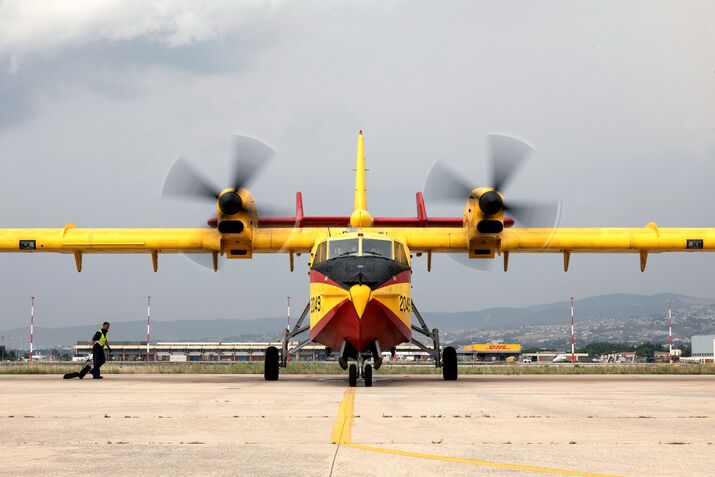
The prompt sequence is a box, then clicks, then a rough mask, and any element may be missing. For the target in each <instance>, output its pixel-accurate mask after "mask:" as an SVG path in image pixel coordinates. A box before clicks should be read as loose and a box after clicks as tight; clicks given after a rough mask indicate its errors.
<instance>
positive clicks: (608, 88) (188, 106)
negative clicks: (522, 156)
mask: <svg viewBox="0 0 715 477" xmlns="http://www.w3.org/2000/svg"><path fill="white" fill-rule="evenodd" d="M714 23H715V6H713V5H712V3H711V2H705V1H703V2H690V3H688V4H687V5H683V4H682V3H680V2H655V3H653V2H628V3H623V2H613V3H604V2H595V1H594V2H578V3H574V2H566V1H549V2H538V3H534V2H500V3H498V4H494V3H491V2H466V1H465V2H441V3H439V4H436V3H431V2H412V3H409V4H407V3H403V2H374V3H367V4H366V3H364V2H343V3H340V4H335V3H321V2H307V3H306V2H301V3H300V4H297V3H295V2H258V1H255V2H240V3H239V2H212V3H210V4H204V3H201V4H199V3H197V2H182V1H177V2H145V1H141V2H140V1H122V2H120V1H98V2H91V3H90V4H88V3H87V2H80V1H77V2H74V1H68V2H62V3H61V4H60V3H57V4H54V3H51V2H50V3H47V2H44V3H43V2H37V3H35V2H17V1H7V0H5V1H2V2H0V160H2V165H3V169H2V171H3V172H2V174H0V227H62V226H64V225H65V224H66V223H67V222H73V223H75V224H76V225H77V226H80V227H81V226H84V227H112V226H117V227H195V226H201V225H202V224H204V223H205V220H206V219H207V218H208V217H209V216H210V215H211V214H212V212H213V207H214V206H213V204H210V203H192V202H182V201H176V200H166V199H162V198H161V197H160V191H161V188H162V183H163V180H164V177H165V175H166V172H167V171H168V169H169V168H170V167H171V164H172V163H173V161H174V160H175V159H176V158H177V157H179V156H185V157H187V158H188V159H189V160H190V161H191V162H192V163H193V164H195V165H196V166H197V167H198V168H199V169H201V170H202V171H203V172H204V173H205V174H206V175H208V176H210V177H211V178H212V179H213V180H214V181H215V182H217V183H222V181H225V180H226V178H227V177H228V172H229V169H230V165H229V158H230V147H231V135H232V134H233V133H235V132H246V133H250V134H252V135H255V136H258V137H262V138H265V139H267V140H268V141H269V142H271V143H272V144H273V145H274V146H275V148H276V149H277V151H278V157H277V159H276V160H275V161H274V162H273V163H272V164H271V165H270V166H269V167H268V168H267V169H266V170H265V171H263V173H262V174H261V176H260V177H259V179H258V180H257V181H256V183H255V185H254V186H253V189H252V190H253V192H254V194H255V196H256V199H257V201H258V202H259V204H260V203H263V202H266V203H271V204H277V205H279V206H283V207H292V206H293V203H294V200H295V199H294V197H295V192H296V191H298V190H300V191H302V192H303V195H304V201H305V206H306V213H309V214H347V213H349V212H350V210H351V206H352V189H353V180H354V178H353V175H352V174H353V173H352V169H353V167H354V155H355V139H356V134H357V131H358V130H360V129H363V130H364V131H365V134H366V136H365V137H366V151H367V161H368V167H369V169H370V172H369V173H368V205H369V208H370V210H371V211H372V212H373V213H374V214H376V215H414V214H415V205H414V194H415V192H417V191H418V190H420V189H421V188H422V186H423V184H424V180H425V176H426V174H427V172H428V171H429V170H430V168H431V166H432V164H433V163H434V161H435V160H437V159H441V160H445V161H446V162H447V163H448V164H449V165H450V166H451V167H453V168H455V169H457V170H459V171H460V172H461V173H462V174H464V176H465V177H468V178H469V179H470V180H471V181H473V182H474V183H475V185H479V184H482V183H483V182H482V181H484V179H485V178H486V177H487V166H486V164H485V161H484V158H485V150H486V142H485V134H486V133H488V132H490V131H505V132H510V133H513V134H516V135H518V136H520V137H524V138H525V139H527V140H529V142H531V143H532V144H533V145H534V146H535V152H534V154H533V155H532V157H531V158H530V159H529V162H528V163H527V164H526V165H525V166H524V167H523V169H522V170H520V172H519V175H518V177H516V178H515V180H514V181H513V183H512V184H511V185H510V188H509V189H508V192H509V194H510V197H515V198H519V199H534V200H548V199H560V200H562V201H563V202H564V213H563V219H562V221H561V225H562V226H643V225H645V224H646V223H647V222H650V221H656V222H657V223H658V224H659V225H661V226H715V211H713V210H712V208H711V207H709V206H708V205H707V204H710V203H712V202H714V201H715V190H713V189H712V187H711V184H710V182H711V181H710V178H711V177H712V176H713V175H715V162H714V161H715V156H714V155H713V151H714V150H715V110H714V109H713V108H712V106H711V105H712V104H715V60H714V58H715V54H713V53H715V51H714V50H715V25H714ZM427 208H428V212H429V213H431V214H436V215H459V214H461V210H454V208H447V207H444V206H440V205H438V204H433V203H428V204H427ZM0 260H1V263H2V270H3V277H4V279H3V280H4V281H3V283H4V286H3V287H0V303H1V304H2V305H1V307H0V329H6V328H12V327H14V326H19V325H21V324H23V323H24V322H25V321H26V320H25V318H26V315H27V302H28V297H29V296H31V295H35V296H37V297H38V320H40V322H42V323H43V324H44V325H46V326H51V325H53V324H56V325H62V324H70V323H93V322H96V321H98V320H100V319H110V320H112V319H113V320H128V319H136V318H137V317H141V316H142V314H143V313H144V303H145V302H144V300H145V297H146V295H152V297H153V302H154V304H155V305H154V306H155V313H156V317H157V319H173V318H202V317H203V318H251V317H263V316H279V315H281V314H283V313H284V308H285V297H286V296H288V295H290V296H292V297H294V298H295V299H296V301H297V302H300V301H301V299H305V297H306V295H307V290H308V281H307V276H306V274H305V272H306V261H305V257H301V258H300V259H299V261H298V268H297V271H296V272H294V273H292V274H291V273H290V272H289V271H288V259H287V258H286V257H282V256H260V257H256V258H255V259H254V260H252V261H238V260H237V261H231V262H229V263H225V264H224V267H223V271H222V272H221V273H218V274H214V273H212V272H207V271H205V270H204V269H202V268H199V267H196V265H195V264H193V263H192V262H191V261H189V260H186V259H185V258H184V257H181V256H161V257H160V260H159V273H157V274H154V273H152V272H151V261H150V259H149V258H148V257H146V256H127V257H117V256H89V257H86V258H85V263H84V270H83V272H82V273H81V274H77V273H76V271H75V270H74V264H73V260H72V257H71V256H64V255H52V256H50V255H40V254H36V255H18V254H6V255H3V256H1V257H0ZM560 260H561V259H560V257H558V256H525V255H520V256H518V257H514V258H512V259H511V261H510V271H509V273H506V274H505V273H503V272H499V271H495V272H488V273H483V272H475V271H473V270H470V269H468V268H465V267H461V266H459V265H458V264H455V263H453V262H452V261H450V260H449V258H448V257H442V256H439V257H436V258H435V259H434V264H433V271H432V272H431V273H427V272H426V264H425V263H424V262H425V260H424V258H419V259H415V263H414V269H415V273H414V277H413V282H414V294H415V301H416V303H417V304H419V305H420V307H421V308H422V309H423V310H433V309H446V310H453V311H458V310H468V309H477V308H482V307H488V306H497V305H524V304H532V303H544V302H550V301H554V300H559V299H562V298H564V297H568V296H570V295H576V296H577V297H578V296H587V295H596V294H600V293H609V292H619V291H623V292H641V293H656V292H662V291H674V292H681V293H684V294H692V295H703V296H709V297H712V296H713V291H712V289H711V286H710V283H711V282H712V272H711V270H712V268H713V265H715V263H713V261H712V260H713V258H711V257H709V256H707V255H697V254H684V255H663V256H654V257H653V258H651V259H649V270H648V272H647V273H645V274H641V273H640V271H639V267H638V258H637V256H633V257H631V256H585V255H584V256H575V257H573V258H572V260H571V262H572V265H571V271H570V272H569V273H568V274H565V273H564V272H563V271H562V269H561V264H560ZM498 268H499V267H497V269H498Z"/></svg>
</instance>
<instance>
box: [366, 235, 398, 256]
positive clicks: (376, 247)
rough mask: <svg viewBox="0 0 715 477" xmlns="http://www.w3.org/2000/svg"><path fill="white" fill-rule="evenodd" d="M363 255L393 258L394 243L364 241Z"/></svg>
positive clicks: (372, 240) (387, 241)
mask: <svg viewBox="0 0 715 477" xmlns="http://www.w3.org/2000/svg"><path fill="white" fill-rule="evenodd" d="M362 254H363V255H378V256H380V257H385V258H392V242H390V241H389V240H375V239H367V238H366V239H362Z"/></svg>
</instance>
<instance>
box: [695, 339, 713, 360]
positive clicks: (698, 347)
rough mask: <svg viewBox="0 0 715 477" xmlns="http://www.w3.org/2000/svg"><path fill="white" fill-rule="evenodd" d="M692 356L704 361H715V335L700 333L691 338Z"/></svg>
mask: <svg viewBox="0 0 715 477" xmlns="http://www.w3.org/2000/svg"><path fill="white" fill-rule="evenodd" d="M690 342H691V344H692V346H693V351H692V354H691V356H692V358H693V359H696V360H698V361H701V362H703V363H713V362H715V359H714V355H715V335H699V336H693V337H692V338H691V341H690Z"/></svg>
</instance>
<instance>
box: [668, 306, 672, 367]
mask: <svg viewBox="0 0 715 477" xmlns="http://www.w3.org/2000/svg"><path fill="white" fill-rule="evenodd" d="M672 308H673V307H672V302H671V300H668V361H670V362H671V363H672V362H673V313H672V311H673V310H672Z"/></svg>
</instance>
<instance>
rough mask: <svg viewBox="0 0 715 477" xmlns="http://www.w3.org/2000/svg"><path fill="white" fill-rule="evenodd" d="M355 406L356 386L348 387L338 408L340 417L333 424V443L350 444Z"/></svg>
mask: <svg viewBox="0 0 715 477" xmlns="http://www.w3.org/2000/svg"><path fill="white" fill-rule="evenodd" d="M354 408H355V388H348V389H346V390H345V393H343V400H342V401H341V402H340V408H339V409H338V419H337V421H335V425H334V426H333V432H332V434H331V438H332V440H333V444H337V445H340V444H350V442H351V435H352V426H353V414H354V413H353V411H354Z"/></svg>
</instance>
